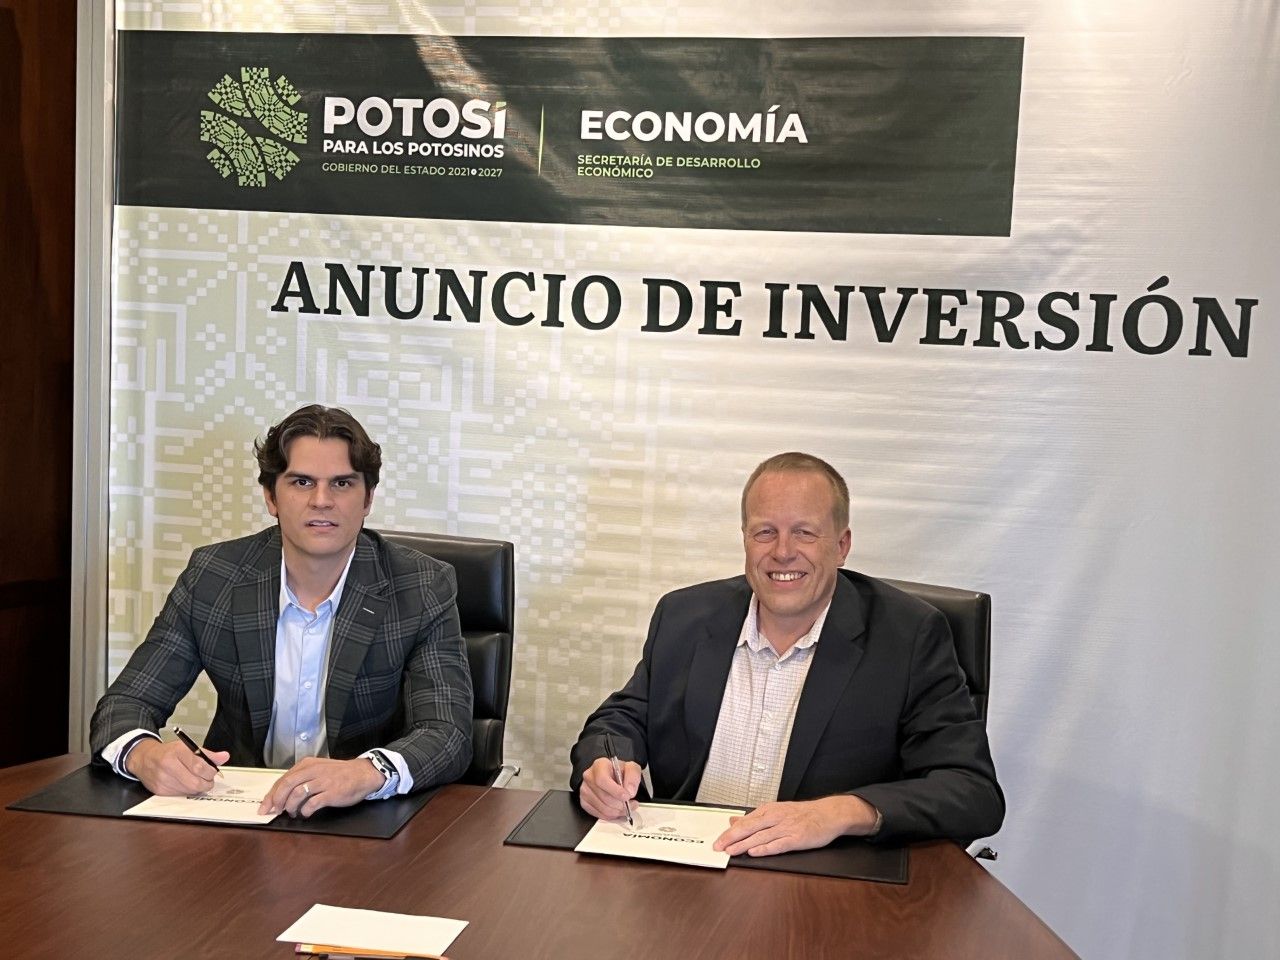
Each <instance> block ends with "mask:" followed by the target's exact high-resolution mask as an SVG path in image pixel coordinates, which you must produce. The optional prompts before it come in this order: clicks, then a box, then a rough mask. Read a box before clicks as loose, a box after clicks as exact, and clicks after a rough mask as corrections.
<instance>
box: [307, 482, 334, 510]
mask: <svg viewBox="0 0 1280 960" xmlns="http://www.w3.org/2000/svg"><path fill="white" fill-rule="evenodd" d="M332 504H333V491H332V490H330V489H329V485H328V484H327V483H317V484H316V485H315V486H314V487H313V488H312V490H311V505H312V506H313V507H328V506H331V505H332Z"/></svg>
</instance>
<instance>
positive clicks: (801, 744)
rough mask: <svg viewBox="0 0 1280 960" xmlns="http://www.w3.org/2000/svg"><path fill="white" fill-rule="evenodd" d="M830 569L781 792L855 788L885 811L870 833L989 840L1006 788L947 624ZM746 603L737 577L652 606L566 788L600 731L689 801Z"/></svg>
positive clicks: (888, 837)
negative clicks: (635, 659) (628, 670)
mask: <svg viewBox="0 0 1280 960" xmlns="http://www.w3.org/2000/svg"><path fill="white" fill-rule="evenodd" d="M840 574H841V575H840V576H839V577H837V578H836V591H835V596H834V597H833V598H832V602H831V610H830V612H829V613H828V614H827V619H826V623H825V624H824V625H823V629H822V634H821V636H820V637H819V640H818V644H817V647H816V649H815V653H814V660H813V663H812V664H811V665H810V669H809V674H808V676H807V678H806V680H805V685H804V689H803V691H802V692H801V695H800V702H799V705H798V706H797V707H796V717H795V723H794V724H793V726H792V729H791V740H790V742H789V744H788V747H787V754H786V759H785V761H784V763H783V768H782V782H781V784H780V785H779V788H778V799H779V800H812V799H816V798H818V797H824V796H830V795H831V794H835V793H853V794H857V795H858V796H860V797H862V798H863V799H864V800H866V801H867V802H868V803H871V804H872V805H874V806H875V807H876V809H878V810H879V811H880V812H881V814H883V816H884V822H883V824H882V826H881V829H880V833H879V834H877V836H876V838H875V839H876V840H877V841H878V842H884V841H890V842H900V841H906V840H919V839H927V838H936V837H950V838H952V839H955V840H960V841H968V840H972V839H975V838H977V837H986V836H990V835H991V834H993V833H995V832H996V830H998V829H999V828H1000V823H1001V821H1002V820H1003V819H1004V795H1003V794H1002V793H1001V791H1000V787H999V785H998V784H997V783H996V775H995V767H994V766H993V765H992V762H991V751H990V749H989V747H988V745H987V735H986V730H985V728H984V727H983V725H982V722H981V721H980V720H978V718H977V715H976V713H975V712H974V708H973V702H972V700H970V698H969V692H968V689H967V687H966V686H965V682H964V676H963V674H962V672H961V670H960V667H959V665H958V663H957V662H956V655H955V647H954V646H953V644H952V641H951V631H950V629H949V628H948V626H947V622H946V619H945V618H944V617H943V616H942V614H941V613H939V612H938V611H937V610H935V609H934V608H933V607H931V606H929V605H928V604H926V603H923V602H921V601H920V600H917V599H916V598H914V597H912V596H909V595H908V594H906V593H903V592H902V591H900V590H897V589H895V588H893V587H890V586H889V585H888V584H886V583H882V582H881V581H879V580H874V579H872V578H871V577H865V576H863V575H861V574H858V573H854V572H853V571H850V570H841V571H840ZM750 600H751V588H750V586H749V585H748V584H747V580H746V578H745V577H734V578H732V579H730V580H717V581H714V582H711V583H703V584H698V585H697V586H693V587H686V588H685V589H683V590H677V591H675V592H674V593H669V594H667V595H666V596H665V597H663V598H662V600H661V601H659V603H658V607H657V609H656V610H655V611H654V614H653V619H652V621H651V622H650V625H649V636H648V639H647V640H646V641H645V645H644V653H643V656H642V658H641V660H640V663H639V664H638V665H637V666H636V669H635V673H634V674H633V675H632V677H631V679H630V680H629V681H628V682H627V685H626V686H625V687H623V688H622V689H621V690H620V691H618V692H617V693H615V694H613V695H612V696H610V697H609V698H608V699H607V700H606V701H605V702H604V703H603V704H601V706H600V708H599V709H598V710H596V712H595V713H593V714H592V715H591V716H590V717H589V718H588V719H587V722H586V725H585V726H584V728H583V730H582V733H581V734H580V735H579V738H578V743H577V745H576V746H575V747H574V748H573V752H572V760H573V775H572V781H571V786H572V788H573V790H574V792H575V794H576V792H577V789H578V785H579V784H580V783H581V782H582V775H583V773H584V772H585V771H586V768H587V767H588V766H590V765H591V763H592V762H593V761H594V760H596V759H597V758H598V757H602V756H604V755H605V750H604V742H603V735H604V734H605V733H606V732H608V733H610V734H611V735H612V737H613V740H614V745H615V747H616V748H617V750H618V751H619V753H623V754H624V759H632V760H635V761H636V762H637V763H639V764H640V765H641V766H644V765H645V764H646V763H647V764H648V765H649V772H650V775H651V776H652V779H653V788H654V793H655V795H656V797H657V798H659V799H675V800H692V799H694V798H695V797H696V796H697V793H698V786H699V784H700V783H701V781H702V773H703V770H704V769H705V767H706V763H707V756H708V754H709V753H710V750H711V740H712V737H713V736H714V734H715V728H716V721H717V719H718V718H719V715H720V701H721V699H722V698H723V696H724V688H725V683H726V682H727V679H728V675H729V666H730V663H731V662H732V659H733V654H734V650H735V648H736V647H737V642H738V636H739V634H740V633H741V630H742V623H743V620H744V619H746V615H747V607H748V604H749V602H750Z"/></svg>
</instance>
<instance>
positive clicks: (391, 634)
mask: <svg viewBox="0 0 1280 960" xmlns="http://www.w3.org/2000/svg"><path fill="white" fill-rule="evenodd" d="M456 595H457V587H456V586H455V582H454V577H453V568H452V567H450V566H449V565H447V564H444V563H440V562H438V561H436V560H432V559H431V558H430V557H426V556H424V555H423V554H420V553H418V552H417V551H414V550H407V549H405V548H404V547H401V546H397V545H396V544H392V543H388V542H387V541H385V540H383V538H382V537H381V536H379V535H378V534H377V533H375V532H373V531H371V530H364V531H362V532H361V533H360V536H359V539H358V540H357V541H356V552H355V557H354V558H353V559H352V561H351V570H350V571H349V572H348V574H347V582H346V586H345V587H344V588H343V592H342V601H341V603H340V604H339V606H338V610H337V613H336V616H335V619H334V626H333V637H332V639H331V641H330V647H329V666H328V683H327V687H326V691H325V724H326V729H327V733H328V747H329V755H330V756H331V757H334V758H337V759H347V758H350V757H355V756H359V755H360V754H361V753H363V752H364V751H366V750H369V749H372V748H374V747H385V748H387V749H389V750H395V751H398V752H399V753H400V754H402V755H403V756H404V758H405V762H406V763H407V764H408V767H409V772H410V773H411V774H412V775H413V786H414V789H415V790H418V789H422V788H425V787H429V786H431V785H433V784H437V783H447V782H449V781H452V780H456V779H457V778H458V777H460V776H461V775H462V774H463V773H464V772H465V771H466V769H467V765H468V764H469V763H470V762H471V712H472V710H471V673H470V670H469V669H468V666H467V655H466V651H465V649H464V647H463V643H462V636H461V633H460V631H459V626H458V608H457V605H456V602H455V601H456ZM279 616H280V531H279V528H278V527H272V528H270V529H268V530H263V531H262V532H260V533H257V534H254V535H253V536H251V537H244V538H243V539H240V540H230V541H227V542H225V543H216V544H212V545H211V546H207V547H201V548H199V549H198V550H196V551H195V552H194V553H192V555H191V560H190V562H189V563H188V565H187V568H186V570H184V571H183V572H182V575H181V576H179V577H178V582H177V583H176V584H175V586H174V588H173V590H172V592H171V593H170V594H169V597H168V599H167V600H166V601H165V604H164V608H163V609H162V610H161V611H160V615H159V616H158V617H156V621H155V623H154V624H153V625H152V627H151V630H150V632H149V633H148V634H147V637H146V639H145V640H144V641H143V642H142V644H141V645H140V646H139V647H138V648H137V649H136V650H134V652H133V655H132V656H131V657H130V658H129V662H128V664H127V665H126V666H125V668H124V670H123V671H122V672H121V673H120V676H119V677H117V678H116V681H115V682H114V683H113V684H111V686H110V687H109V688H108V689H107V692H106V694H104V695H103V697H102V699H101V700H100V701H99V702H98V708H97V709H96V710H95V711H94V714H93V720H92V721H91V724H90V741H91V745H92V748H93V754H94V758H95V760H100V759H101V753H102V749H103V748H104V747H105V746H107V745H108V744H109V743H111V742H112V741H113V740H115V739H116V738H117V737H119V736H121V735H123V734H125V733H128V732H129V731H130V730H133V729H137V728H144V729H147V730H158V729H159V728H160V727H162V726H163V725H164V723H165V722H166V721H167V720H168V719H169V715H170V714H171V713H173V709H174V707H175V706H177V704H178V701H180V700H181V699H182V698H183V697H184V696H185V695H186V693H187V691H188V690H190V689H191V685H192V684H193V683H194V682H195V680H196V677H197V676H198V675H199V673H200V671H201V670H203V671H205V672H206V673H207V674H208V675H209V679H210V680H211V681H212V682H213V686H214V689H215V690H216V691H217V693H218V706H217V709H216V711H215V712H214V716H213V723H212V724H211V726H210V727H209V735H208V737H207V738H206V740H205V743H206V744H207V745H208V746H209V747H210V748H212V749H214V750H229V751H231V763H233V764H236V765H239V766H258V767H260V766H264V765H265V763H264V759H263V750H264V747H265V743H266V737H267V730H268V727H269V726H270V724H271V705H272V701H273V699H274V696H275V647H276V621H277V620H278V619H279Z"/></svg>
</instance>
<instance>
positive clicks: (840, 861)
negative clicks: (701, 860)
mask: <svg viewBox="0 0 1280 960" xmlns="http://www.w3.org/2000/svg"><path fill="white" fill-rule="evenodd" d="M664 802H669V801H664ZM595 822H596V821H595V817H593V816H591V815H590V814H587V813H583V812H582V809H581V808H580V807H579V806H578V804H577V802H576V801H575V800H574V799H573V794H571V793H569V791H567V790H548V791H547V792H546V793H545V794H543V797H542V799H541V800H539V801H538V803H537V805H536V806H534V808H533V809H532V810H530V811H529V812H528V814H526V815H525V818H524V819H523V820H521V821H520V822H519V823H518V824H517V825H516V828H515V829H514V830H512V831H511V833H510V834H508V835H507V839H506V840H504V841H503V842H504V843H508V844H511V845H512V846H517V847H551V848H554V849H557V850H572V849H573V848H574V847H576V846H577V845H578V844H579V842H581V840H582V838H583V837H585V836H586V835H587V831H588V830H590V829H591V825H592V824H594V823H595ZM907 861H908V851H907V848H906V847H890V846H875V845H872V844H869V843H867V842H866V841H865V840H859V839H857V838H856V837H840V838H838V839H837V840H836V841H835V842H833V843H831V844H830V845H828V846H826V847H822V848H820V849H817V850H801V851H797V852H796V853H780V854H777V855H775V856H772V857H748V856H737V857H731V858H730V859H729V866H730V867H747V868H749V869H752V870H778V871H781V872H783V873H808V874H813V875H815V876H821V877H845V878H848V879H851V880H875V881H877V882H880V883H906V882H907Z"/></svg>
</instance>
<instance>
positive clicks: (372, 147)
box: [322, 97, 507, 160]
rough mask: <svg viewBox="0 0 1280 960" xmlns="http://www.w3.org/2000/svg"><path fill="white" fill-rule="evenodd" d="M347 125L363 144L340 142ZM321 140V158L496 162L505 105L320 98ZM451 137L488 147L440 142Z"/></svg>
mask: <svg viewBox="0 0 1280 960" xmlns="http://www.w3.org/2000/svg"><path fill="white" fill-rule="evenodd" d="M352 124H355V128H356V130H357V131H359V133H360V134H361V136H362V137H363V138H365V139H356V138H354V137H350V136H342V134H346V133H348V128H349V127H350V126H351V125H352ZM324 134H325V136H324V141H323V143H322V149H323V150H324V152H325V153H343V154H377V155H381V156H395V157H403V156H409V157H445V158H453V159H467V158H483V159H495V160H496V159H501V157H502V155H503V152H504V149H505V145H504V144H503V143H502V142H501V141H502V140H503V138H504V137H505V136H506V134H507V104H506V102H505V101H498V102H496V103H493V102H490V101H488V100H481V99H479V98H472V99H470V100H467V101H465V102H464V103H462V104H461V105H459V104H457V103H455V102H454V101H453V100H451V99H449V98H448V97H436V98H435V99H433V100H424V99H423V98H421V97H393V98H391V99H389V100H388V99H386V98H384V97H365V98H364V99H363V100H361V101H360V103H359V104H356V103H355V102H353V101H351V100H349V99H347V98H346V97H325V98H324ZM388 135H389V136H388ZM453 136H461V137H464V138H466V139H467V140H471V141H481V140H488V141H491V142H488V143H477V142H472V143H449V142H445V141H446V138H449V137H453ZM397 137H398V138H399V139H397Z"/></svg>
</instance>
